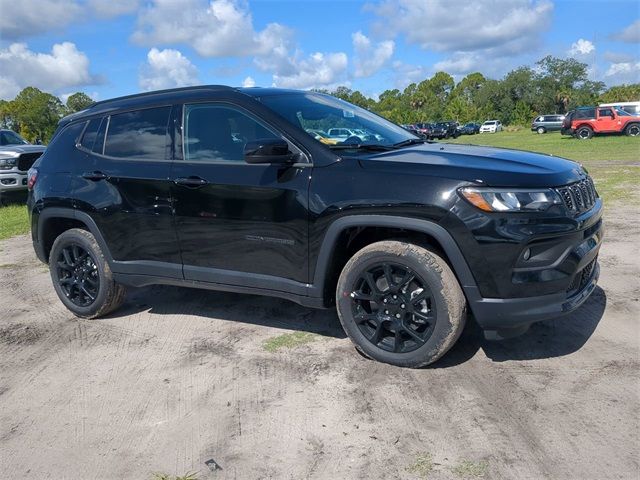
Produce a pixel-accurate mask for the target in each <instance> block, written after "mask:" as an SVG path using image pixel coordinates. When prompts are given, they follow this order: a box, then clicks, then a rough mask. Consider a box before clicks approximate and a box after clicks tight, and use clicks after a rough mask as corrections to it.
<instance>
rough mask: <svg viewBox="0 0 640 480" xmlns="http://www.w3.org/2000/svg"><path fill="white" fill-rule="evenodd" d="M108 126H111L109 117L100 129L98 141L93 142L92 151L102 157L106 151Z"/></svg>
mask: <svg viewBox="0 0 640 480" xmlns="http://www.w3.org/2000/svg"><path fill="white" fill-rule="evenodd" d="M107 125H109V117H104V118H103V119H102V121H101V122H100V126H99V127H98V133H97V134H96V140H95V141H94V142H93V148H92V149H91V151H92V152H93V153H99V154H100V155H102V152H103V151H104V134H105V133H106V131H107Z"/></svg>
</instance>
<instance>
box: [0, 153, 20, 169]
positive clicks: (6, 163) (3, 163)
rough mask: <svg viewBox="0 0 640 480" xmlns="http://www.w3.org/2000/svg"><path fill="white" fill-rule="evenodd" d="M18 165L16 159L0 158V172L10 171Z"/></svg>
mask: <svg viewBox="0 0 640 480" xmlns="http://www.w3.org/2000/svg"><path fill="white" fill-rule="evenodd" d="M17 163H18V157H8V158H7V156H6V155H4V156H0V170H11V169H12V168H13V167H15V166H16V165H17Z"/></svg>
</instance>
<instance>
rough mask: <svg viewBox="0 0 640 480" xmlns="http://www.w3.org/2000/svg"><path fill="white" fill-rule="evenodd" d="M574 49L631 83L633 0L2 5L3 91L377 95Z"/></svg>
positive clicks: (598, 68)
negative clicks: (233, 89) (211, 89)
mask: <svg viewBox="0 0 640 480" xmlns="http://www.w3.org/2000/svg"><path fill="white" fill-rule="evenodd" d="M546 55H554V56H558V57H574V58H576V59H578V60H580V61H581V62H584V63H587V64H588V65H589V74H590V77H591V78H592V79H594V80H601V81H603V82H605V83H606V84H607V85H608V86H612V85H617V84H622V83H638V82H640V0H580V1H574V0H555V1H552V0H465V1H458V0H377V1H376V0H369V1H355V0H354V1H322V0H310V1H309V0H307V1H297V2H294V1H284V0H253V1H248V0H0V98H2V99H12V98H14V97H15V95H16V94H17V93H18V92H19V91H20V90H21V89H23V88H24V87H27V86H35V87H38V88H40V89H41V90H44V91H47V92H50V93H53V94H55V95H58V96H59V97H60V98H61V99H63V100H66V98H67V97H68V96H69V95H70V94H72V93H74V92H77V91H82V92H85V93H87V94H88V95H89V96H91V97H92V98H94V99H95V100H103V99H107V98H112V97H116V96H120V95H127V94H131V93H137V92H142V91H150V90H158V89H164V88H173V87H180V86H188V85H197V84H223V85H231V86H263V87H268V86H276V87H285V88H297V89H310V88H327V89H333V88H335V87H337V86H339V85H344V86H347V87H349V88H351V89H353V90H360V91H361V92H363V93H364V94H365V95H368V96H371V97H374V98H375V97H377V95H379V94H380V93H382V92H383V91H385V90H388V89H394V88H399V89H403V88H405V87H406V86H407V85H409V84H410V83H412V82H419V81H422V80H424V79H425V78H428V77H430V76H431V75H433V74H434V73H435V72H437V71H439V70H444V71H446V72H448V73H450V74H452V75H453V76H454V78H455V79H456V80H457V81H459V80H460V79H461V78H463V77H464V75H466V74H468V73H472V72H476V71H480V72H481V73H483V74H484V75H485V76H488V77H490V78H501V77H502V76H504V75H505V74H506V73H507V72H509V71H510V70H512V69H514V68H516V67H518V66H521V65H530V66H533V65H534V64H535V62H536V61H537V60H539V59H541V58H543V57H544V56H546Z"/></svg>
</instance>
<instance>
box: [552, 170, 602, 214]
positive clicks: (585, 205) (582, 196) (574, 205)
mask: <svg viewBox="0 0 640 480" xmlns="http://www.w3.org/2000/svg"><path fill="white" fill-rule="evenodd" d="M556 191H557V192H558V194H560V197H561V198H562V201H563V202H564V204H565V206H566V207H567V209H568V210H569V211H570V212H572V213H576V214H577V213H582V212H586V211H587V210H589V209H590V208H591V207H593V205H594V203H596V199H597V198H598V193H597V192H596V187H595V185H594V184H593V180H591V177H587V178H585V179H584V180H581V181H579V182H576V183H572V184H571V185H566V186H564V187H559V188H556Z"/></svg>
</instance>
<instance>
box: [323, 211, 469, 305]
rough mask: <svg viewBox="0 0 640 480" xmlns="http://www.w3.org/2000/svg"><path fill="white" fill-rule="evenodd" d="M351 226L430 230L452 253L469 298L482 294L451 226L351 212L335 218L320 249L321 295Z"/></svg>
mask: <svg viewBox="0 0 640 480" xmlns="http://www.w3.org/2000/svg"><path fill="white" fill-rule="evenodd" d="M351 227H390V228H399V229H404V230H411V231H415V232H422V233H426V234H428V235H430V236H432V237H433V238H435V239H436V240H437V241H438V243H440V245H441V246H442V249H443V250H444V252H445V253H446V254H447V257H449V261H450V262H451V265H452V266H453V271H454V273H455V275H456V277H457V278H458V281H459V282H460V285H461V286H462V289H463V290H464V292H465V294H466V295H467V299H468V300H469V301H473V300H476V299H478V298H480V293H479V289H478V286H477V284H476V281H475V279H474V278H473V274H472V273H471V270H470V269H469V265H468V264H467V261H466V260H465V258H464V256H463V255H462V252H461V251H460V248H459V247H458V244H457V243H456V242H455V240H454V239H453V237H452V236H451V234H450V233H449V232H447V230H445V229H444V227H442V226H441V225H438V224H437V223H434V222H431V221H428V220H421V219H417V218H410V217H394V216H389V215H349V216H346V217H341V218H339V219H338V220H336V221H334V222H333V223H332V224H331V225H330V226H329V228H328V229H327V233H326V234H325V236H324V239H323V241H322V245H321V246H320V253H319V254H318V259H317V261H316V269H315V274H314V279H313V290H315V292H316V293H315V295H318V296H319V295H321V292H322V288H323V285H324V282H325V279H326V275H327V272H328V269H329V265H330V263H331V257H332V255H333V251H334V248H335V245H336V242H337V239H338V236H339V235H340V233H341V232H342V231H343V230H345V229H347V228H351Z"/></svg>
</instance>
